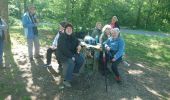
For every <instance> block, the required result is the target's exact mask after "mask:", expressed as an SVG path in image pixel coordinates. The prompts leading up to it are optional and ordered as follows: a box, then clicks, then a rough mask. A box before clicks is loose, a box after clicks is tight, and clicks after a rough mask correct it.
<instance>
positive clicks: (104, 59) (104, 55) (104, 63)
mask: <svg viewBox="0 0 170 100" xmlns="http://www.w3.org/2000/svg"><path fill="white" fill-rule="evenodd" d="M103 65H104V76H105V85H106V92H107V73H106V68H107V66H106V54H105V51H103Z"/></svg>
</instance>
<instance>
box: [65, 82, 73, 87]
mask: <svg viewBox="0 0 170 100" xmlns="http://www.w3.org/2000/svg"><path fill="white" fill-rule="evenodd" d="M63 84H64V85H65V86H66V87H71V84H70V82H69V81H63Z"/></svg>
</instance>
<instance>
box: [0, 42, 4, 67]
mask: <svg viewBox="0 0 170 100" xmlns="http://www.w3.org/2000/svg"><path fill="white" fill-rule="evenodd" d="M3 46H4V40H2V39H0V65H2V63H3Z"/></svg>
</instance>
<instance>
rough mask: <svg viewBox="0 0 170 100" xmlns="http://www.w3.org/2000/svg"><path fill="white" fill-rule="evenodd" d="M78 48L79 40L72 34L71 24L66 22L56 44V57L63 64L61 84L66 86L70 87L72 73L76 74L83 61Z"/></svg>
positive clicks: (79, 47)
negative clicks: (63, 31)
mask: <svg viewBox="0 0 170 100" xmlns="http://www.w3.org/2000/svg"><path fill="white" fill-rule="evenodd" d="M80 50H81V46H80V42H79V41H78V39H77V38H76V37H75V36H74V35H73V26H72V25H71V24H69V23H68V24H67V25H66V26H65V33H64V34H62V35H61V36H60V38H59V40H58V45H57V57H58V59H59V60H60V62H61V64H62V66H63V74H64V81H63V84H64V85H65V86H66V87H71V84H70V81H71V80H72V75H73V74H78V73H79V70H80V68H81V66H82V65H83V63H84V57H83V55H82V54H81V53H80Z"/></svg>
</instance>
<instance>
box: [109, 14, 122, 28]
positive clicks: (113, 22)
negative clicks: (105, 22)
mask: <svg viewBox="0 0 170 100" xmlns="http://www.w3.org/2000/svg"><path fill="white" fill-rule="evenodd" d="M110 26H111V27H112V28H118V29H120V27H119V24H118V19H117V17H116V16H113V17H112V21H111V23H110Z"/></svg>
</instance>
